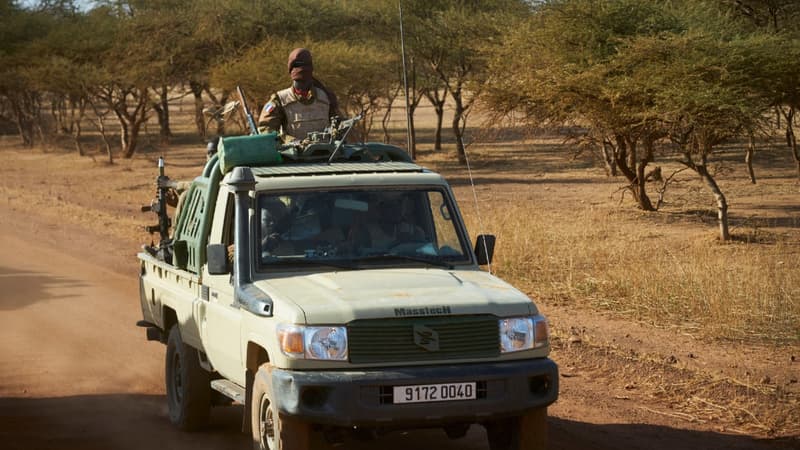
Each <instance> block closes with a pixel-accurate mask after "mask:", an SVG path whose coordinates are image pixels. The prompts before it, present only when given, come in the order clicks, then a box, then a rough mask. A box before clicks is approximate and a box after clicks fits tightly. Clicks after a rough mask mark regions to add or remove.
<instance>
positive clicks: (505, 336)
mask: <svg viewBox="0 0 800 450" xmlns="http://www.w3.org/2000/svg"><path fill="white" fill-rule="evenodd" d="M499 325H500V327H499V328H500V351H501V352H502V353H508V352H518V351H521V350H529V349H532V348H539V347H544V346H545V345H547V342H548V340H549V338H550V332H549V330H548V327H547V319H545V318H544V316H532V317H512V318H508V319H500V323H499Z"/></svg>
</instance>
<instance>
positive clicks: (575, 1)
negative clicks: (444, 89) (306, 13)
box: [482, 0, 800, 240]
mask: <svg viewBox="0 0 800 450" xmlns="http://www.w3.org/2000/svg"><path fill="white" fill-rule="evenodd" d="M799 19H800V2H797V1H796V0H714V1H703V0H660V1H658V0H656V1H651V0H553V1H543V2H536V4H535V6H534V13H533V14H532V15H531V16H529V17H528V18H527V19H526V20H525V21H524V22H523V23H522V24H521V25H520V26H519V27H518V28H515V29H513V30H510V31H509V32H508V33H504V37H503V45H502V46H501V47H499V49H498V51H497V52H496V53H495V54H494V55H493V57H492V58H491V59H490V61H489V64H488V69H487V72H488V73H489V74H490V78H489V80H488V82H487V83H486V84H485V86H486V87H485V89H484V90H483V92H482V94H483V95H482V97H483V99H485V101H486V104H487V105H488V106H490V108H491V109H492V110H494V111H495V112H496V113H498V114H505V113H511V112H513V113H515V114H516V115H517V117H519V116H520V115H521V116H522V117H523V118H524V119H525V120H527V121H528V122H530V123H537V124H542V123H545V124H546V123H551V124H558V125H561V124H565V123H566V124H574V125H577V126H579V127H581V134H580V139H581V141H582V143H583V144H585V145H587V146H589V147H592V148H595V149H597V151H598V153H600V154H601V155H602V156H603V160H604V161H605V165H606V168H607V171H608V173H609V174H611V175H617V174H618V173H619V174H621V175H622V176H624V177H625V178H626V179H627V181H628V183H629V184H628V190H629V191H630V192H631V193H632V194H633V197H634V198H635V199H636V202H637V203H638V205H639V207H640V208H641V209H643V210H646V211H653V210H656V209H657V208H658V207H659V206H660V204H661V200H662V199H661V196H663V193H664V190H665V189H666V186H667V184H668V183H669V182H670V180H671V179H672V177H673V176H674V175H675V173H672V174H662V173H661V168H660V167H653V168H651V166H652V163H653V162H654V161H655V159H656V157H657V156H661V155H663V154H667V155H669V156H671V157H676V159H677V160H678V161H679V162H680V163H681V164H682V165H683V166H684V170H691V171H693V172H695V173H696V174H697V176H698V177H699V178H700V179H701V180H702V181H703V183H704V184H705V185H706V186H707V187H708V189H709V192H710V193H711V194H713V197H714V199H715V202H716V205H717V210H718V217H719V226H720V238H721V239H723V240H728V239H730V232H729V228H728V203H727V200H726V197H725V195H724V194H723V192H722V190H721V189H720V187H719V185H718V183H717V181H716V180H715V177H714V170H713V168H712V166H711V164H710V160H711V158H712V156H713V155H714V153H715V152H717V151H718V150H719V147H720V146H721V145H722V144H724V143H726V142H729V141H730V140H732V139H736V140H741V139H744V140H749V142H750V145H749V147H748V149H747V154H746V161H747V164H748V167H749V173H750V177H751V180H752V182H753V183H755V182H756V178H755V174H754V172H753V169H752V164H751V162H752V155H753V148H754V146H755V142H756V140H757V139H758V138H759V137H762V136H764V135H767V136H770V135H772V134H773V133H774V130H775V126H776V123H781V119H782V123H783V125H782V126H783V127H784V128H783V130H784V131H785V136H786V143H787V147H789V149H790V150H791V153H792V156H793V159H794V161H795V163H796V169H797V174H798V176H799V177H800V153H798V149H797V142H796V138H795V132H794V125H795V120H794V119H795V113H796V111H797V110H798V108H800V29H799V28H798V24H799V23H800V21H799ZM779 126H781V125H779ZM657 153H659V154H657ZM648 181H656V182H657V186H659V187H658V192H659V199H658V200H656V201H653V200H651V198H650V195H648V192H647V184H648V183H647V182H648Z"/></svg>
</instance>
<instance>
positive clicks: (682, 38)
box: [622, 31, 769, 240]
mask: <svg viewBox="0 0 800 450" xmlns="http://www.w3.org/2000/svg"><path fill="white" fill-rule="evenodd" d="M758 44H759V42H758V41H753V40H750V39H747V38H745V39H737V40H725V39H720V37H719V36H709V35H707V34H705V32H703V31H694V32H691V33H686V34H682V35H669V36H659V37H658V38H640V39H637V40H636V41H635V42H632V43H630V45H629V46H628V48H626V49H624V50H622V54H623V57H625V56H627V55H628V53H629V52H630V53H632V54H640V55H658V58H652V59H650V61H649V62H647V63H644V64H642V65H641V66H639V68H638V70H637V73H636V77H635V83H636V85H637V88H638V89H641V90H646V91H648V92H651V93H652V95H653V105H652V110H653V111H654V113H655V114H656V115H658V116H659V117H660V118H661V120H662V121H663V122H664V125H665V127H666V128H667V129H668V132H669V135H670V138H671V139H672V141H673V142H674V143H675V144H677V147H678V152H679V154H680V155H681V158H680V160H679V161H680V162H681V163H682V164H684V165H685V166H686V167H688V168H689V169H691V170H692V171H694V172H695V173H696V174H697V175H698V176H699V177H700V179H701V180H702V182H703V183H704V184H705V185H706V186H707V188H708V189H709V191H710V192H711V194H712V195H713V197H714V199H715V202H716V205H717V216H718V223H719V231H720V239H721V240H729V239H730V237H731V236H730V231H729V225H728V202H727V199H726V197H725V194H724V193H723V192H722V189H721V188H720V186H719V184H718V183H717V181H716V179H715V177H714V174H713V172H712V170H710V168H709V159H710V158H711V157H712V155H714V153H715V151H716V147H717V146H718V145H719V144H721V143H723V142H725V141H726V140H727V139H729V138H731V137H736V136H741V135H743V134H746V133H747V131H748V130H752V129H753V128H754V127H755V126H756V125H757V123H758V122H760V121H762V120H763V118H764V113H765V112H766V111H767V110H768V106H769V102H768V101H767V100H766V99H765V98H763V97H759V96H757V95H755V90H754V89H753V87H752V76H751V73H750V71H749V68H750V67H751V65H752V64H753V63H754V62H756V60H757V56H758V55H759V53H758V52H757V51H756V52H754V47H755V49H756V50H757V49H759V47H758ZM636 59H639V60H641V58H640V57H636Z"/></svg>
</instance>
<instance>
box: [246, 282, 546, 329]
mask: <svg viewBox="0 0 800 450" xmlns="http://www.w3.org/2000/svg"><path fill="white" fill-rule="evenodd" d="M256 286H258V287H259V288H260V289H262V290H263V291H264V292H265V293H267V294H268V295H270V296H271V297H272V298H273V299H274V300H276V301H275V307H276V308H279V307H280V302H281V301H291V302H293V303H295V304H297V306H298V307H299V308H300V309H302V311H303V313H304V314H305V318H306V323H307V324H312V325H313V324H319V325H322V324H330V325H334V324H345V323H348V322H350V321H352V320H356V319H378V318H389V317H413V316H439V315H466V314H494V315H496V316H498V317H508V316H519V315H527V314H534V313H535V312H536V307H535V306H534V305H533V303H532V302H531V301H530V299H529V298H528V297H527V296H526V295H525V294H523V293H522V292H520V291H518V290H517V289H515V288H514V287H512V286H511V285H510V284H508V283H506V282H504V281H502V280H500V279H499V278H497V277H495V276H493V275H490V274H488V273H486V272H482V271H478V270H441V269H376V270H357V271H343V272H325V273H314V274H305V275H297V276H289V277H280V278H273V279H269V280H260V281H257V282H256Z"/></svg>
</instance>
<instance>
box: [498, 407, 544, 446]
mask: <svg viewBox="0 0 800 450" xmlns="http://www.w3.org/2000/svg"><path fill="white" fill-rule="evenodd" d="M486 435H487V437H488V439H489V449H490V450H545V449H546V448H547V408H538V409H534V410H532V411H529V412H527V413H525V414H523V415H522V416H519V417H514V418H511V419H506V420H503V421H499V422H493V423H491V424H486Z"/></svg>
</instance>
